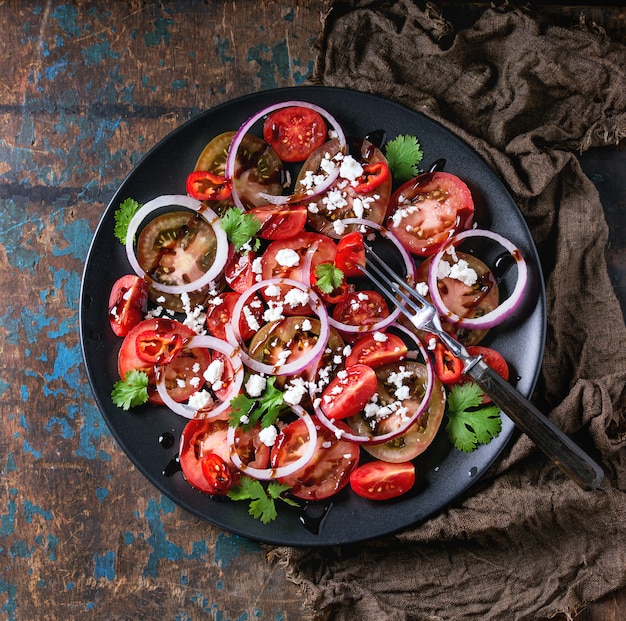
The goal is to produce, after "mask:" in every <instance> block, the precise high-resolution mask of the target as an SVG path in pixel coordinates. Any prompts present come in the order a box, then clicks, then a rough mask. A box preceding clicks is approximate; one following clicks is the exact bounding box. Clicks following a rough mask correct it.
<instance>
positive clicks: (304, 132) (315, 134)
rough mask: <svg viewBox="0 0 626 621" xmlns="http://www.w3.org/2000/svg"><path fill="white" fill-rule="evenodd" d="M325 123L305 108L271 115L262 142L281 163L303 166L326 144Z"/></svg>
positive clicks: (320, 117) (279, 111) (292, 108)
mask: <svg viewBox="0 0 626 621" xmlns="http://www.w3.org/2000/svg"><path fill="white" fill-rule="evenodd" d="M326 132H327V130H326V121H324V117H322V115H321V114H319V113H318V112H316V111H315V110H311V109H310V108H305V107H304V106H289V107H286V108H281V109H280V110H276V111H275V112H272V113H271V114H270V115H269V116H268V117H267V119H266V120H265V123H264V124H263V138H264V139H265V142H267V143H268V144H269V145H270V146H271V147H272V148H273V149H274V151H276V154H277V155H278V157H279V158H280V159H281V160H282V161H283V162H303V161H304V160H305V159H306V158H307V157H308V156H309V155H310V154H311V153H312V152H313V151H315V149H317V148H318V147H320V146H321V145H323V144H324V141H325V140H326Z"/></svg>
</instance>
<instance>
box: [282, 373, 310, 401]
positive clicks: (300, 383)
mask: <svg viewBox="0 0 626 621" xmlns="http://www.w3.org/2000/svg"><path fill="white" fill-rule="evenodd" d="M306 393H307V385H306V383H305V382H304V380H303V379H302V378H296V379H294V380H292V381H291V382H290V383H289V384H288V385H287V389H286V390H285V392H284V393H283V401H284V402H285V403H288V404H289V405H299V403H300V402H301V401H302V397H304V395H305V394H306Z"/></svg>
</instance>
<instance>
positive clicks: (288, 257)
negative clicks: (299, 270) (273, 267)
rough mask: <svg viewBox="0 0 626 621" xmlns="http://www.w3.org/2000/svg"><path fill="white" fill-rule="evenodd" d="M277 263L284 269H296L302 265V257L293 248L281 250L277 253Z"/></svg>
mask: <svg viewBox="0 0 626 621" xmlns="http://www.w3.org/2000/svg"><path fill="white" fill-rule="evenodd" d="M275 258H276V263H278V265H282V266H283V267H296V265H299V264H300V255H299V254H298V253H297V252H296V251H295V250H292V249H291V248H281V249H280V250H279V251H278V252H277V253H276V257H275Z"/></svg>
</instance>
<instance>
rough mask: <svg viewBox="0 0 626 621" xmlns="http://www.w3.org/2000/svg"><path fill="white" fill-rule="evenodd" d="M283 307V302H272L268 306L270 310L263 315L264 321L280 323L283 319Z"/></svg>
mask: <svg viewBox="0 0 626 621" xmlns="http://www.w3.org/2000/svg"><path fill="white" fill-rule="evenodd" d="M283 318H284V315H283V305H282V303H281V302H272V301H271V300H270V302H269V304H268V308H267V309H266V310H265V312H264V313H263V320H264V321H278V320H279V319H283Z"/></svg>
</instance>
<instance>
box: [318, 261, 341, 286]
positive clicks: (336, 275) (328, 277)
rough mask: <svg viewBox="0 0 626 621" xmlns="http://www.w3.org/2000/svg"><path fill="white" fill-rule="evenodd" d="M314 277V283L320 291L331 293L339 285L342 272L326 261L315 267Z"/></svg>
mask: <svg viewBox="0 0 626 621" xmlns="http://www.w3.org/2000/svg"><path fill="white" fill-rule="evenodd" d="M315 278H316V279H317V280H316V281H315V285H316V286H317V288H318V289H319V290H320V291H321V292H322V293H332V292H333V291H334V290H335V289H337V287H340V286H341V283H342V282H343V280H344V274H343V272H342V271H341V270H340V269H339V268H338V267H337V266H336V265H334V264H333V263H328V262H326V263H320V264H319V265H318V266H317V267H316V268H315Z"/></svg>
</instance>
